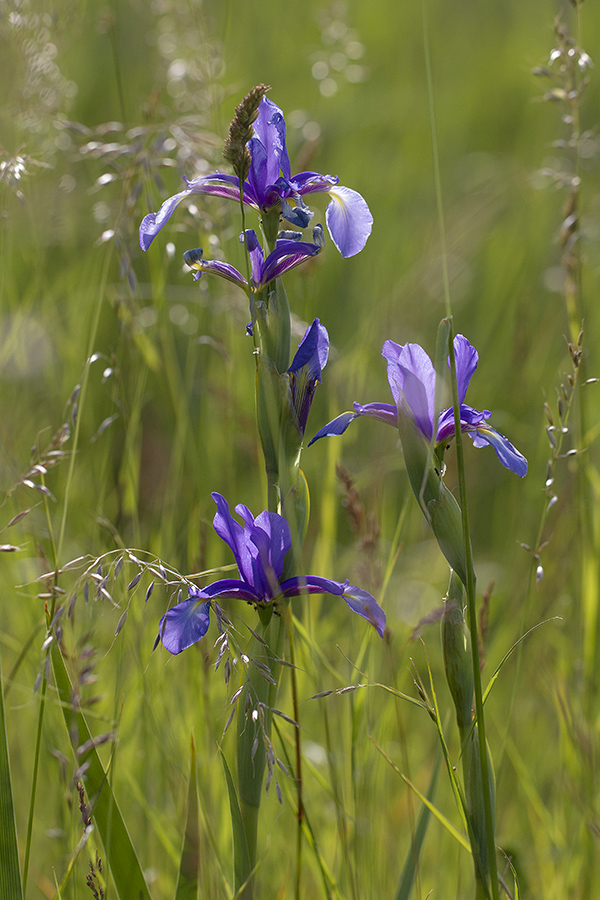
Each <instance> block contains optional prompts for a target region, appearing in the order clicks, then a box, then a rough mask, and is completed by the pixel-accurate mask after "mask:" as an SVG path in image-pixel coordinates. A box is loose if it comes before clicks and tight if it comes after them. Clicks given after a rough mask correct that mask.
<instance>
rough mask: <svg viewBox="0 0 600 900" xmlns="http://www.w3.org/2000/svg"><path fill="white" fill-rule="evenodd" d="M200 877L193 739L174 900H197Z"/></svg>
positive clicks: (198, 826) (198, 820) (196, 785)
mask: <svg viewBox="0 0 600 900" xmlns="http://www.w3.org/2000/svg"><path fill="white" fill-rule="evenodd" d="M199 876H200V819H199V812H198V782H197V776H196V748H195V747H194V739H193V738H192V740H191V747H190V781H189V785H188V800H187V816H186V821H185V835H184V838H183V847H182V849H181V862H180V863H179V875H178V877H177V888H176V890H175V900H197V897H198V879H199Z"/></svg>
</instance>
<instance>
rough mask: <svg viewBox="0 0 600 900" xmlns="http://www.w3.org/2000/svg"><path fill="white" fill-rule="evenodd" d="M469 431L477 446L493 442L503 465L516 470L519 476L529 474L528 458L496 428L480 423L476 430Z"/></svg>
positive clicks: (522, 476)
mask: <svg viewBox="0 0 600 900" xmlns="http://www.w3.org/2000/svg"><path fill="white" fill-rule="evenodd" d="M467 433H468V434H469V435H470V436H471V437H472V438H473V444H474V445H475V446H476V447H484V446H485V445H486V444H491V446H492V447H493V448H494V450H495V451H496V456H497V457H498V459H499V460H500V462H501V463H502V465H503V466H505V467H506V468H507V469H510V471H511V472H514V473H515V475H518V476H519V478H524V477H525V476H526V475H527V460H526V459H525V457H524V456H523V454H522V453H519V451H518V450H517V448H516V447H514V446H513V445H512V444H511V442H510V441H509V440H508V438H505V437H504V435H503V434H500V432H499V431H496V429H495V428H492V427H491V426H490V425H485V426H482V425H480V426H479V427H478V428H477V429H476V431H475V432H472V431H468V432H467Z"/></svg>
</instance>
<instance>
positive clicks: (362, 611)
mask: <svg viewBox="0 0 600 900" xmlns="http://www.w3.org/2000/svg"><path fill="white" fill-rule="evenodd" d="M343 597H344V600H345V601H346V603H347V604H348V606H349V607H350V609H351V610H352V612H355V613H358V615H359V616H362V617H363V619H366V620H367V622H370V623H371V625H372V626H373V628H375V630H376V631H377V633H378V635H379V636H380V637H383V633H384V631H385V613H384V611H383V610H382V608H381V607H380V605H379V604H378V602H377V600H376V599H375V597H373V596H372V594H369V592H368V591H365V590H363V589H362V588H359V587H356V586H355V585H353V584H351V585H349V586H348V587H346V588H345V590H344V594H343Z"/></svg>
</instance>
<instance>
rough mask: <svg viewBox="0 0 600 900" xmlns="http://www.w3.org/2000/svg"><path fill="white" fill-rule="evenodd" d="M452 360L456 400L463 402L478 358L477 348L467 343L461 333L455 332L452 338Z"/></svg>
mask: <svg viewBox="0 0 600 900" xmlns="http://www.w3.org/2000/svg"><path fill="white" fill-rule="evenodd" d="M454 360H455V362H456V384H457V387H458V402H459V403H463V402H464V399H465V394H466V393H467V388H468V386H469V381H470V380H471V377H472V375H473V373H474V371H475V369H476V368H477V362H478V360H479V354H478V353H477V350H476V349H475V347H473V345H472V344H470V343H469V341H468V340H467V338H466V337H465V336H464V335H463V334H457V335H456V337H455V338H454ZM448 367H450V359H448Z"/></svg>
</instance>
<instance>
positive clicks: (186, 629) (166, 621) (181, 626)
mask: <svg viewBox="0 0 600 900" xmlns="http://www.w3.org/2000/svg"><path fill="white" fill-rule="evenodd" d="M209 612H210V600H198V598H197V596H196V594H195V592H193V589H192V588H190V599H189V600H184V601H183V603H178V604H177V606H173V607H172V608H171V609H170V610H168V612H166V613H165V615H164V616H163V617H162V619H161V620H160V624H159V626H158V636H159V638H160V640H161V642H162V644H163V646H164V647H166V648H167V650H168V651H169V653H174V654H176V653H181V651H182V650H185V649H186V648H187V647H191V646H192V644H195V643H196V642H197V641H199V640H200V638H202V637H204V635H205V634H206V632H207V630H208V625H209V622H210V615H209Z"/></svg>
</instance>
